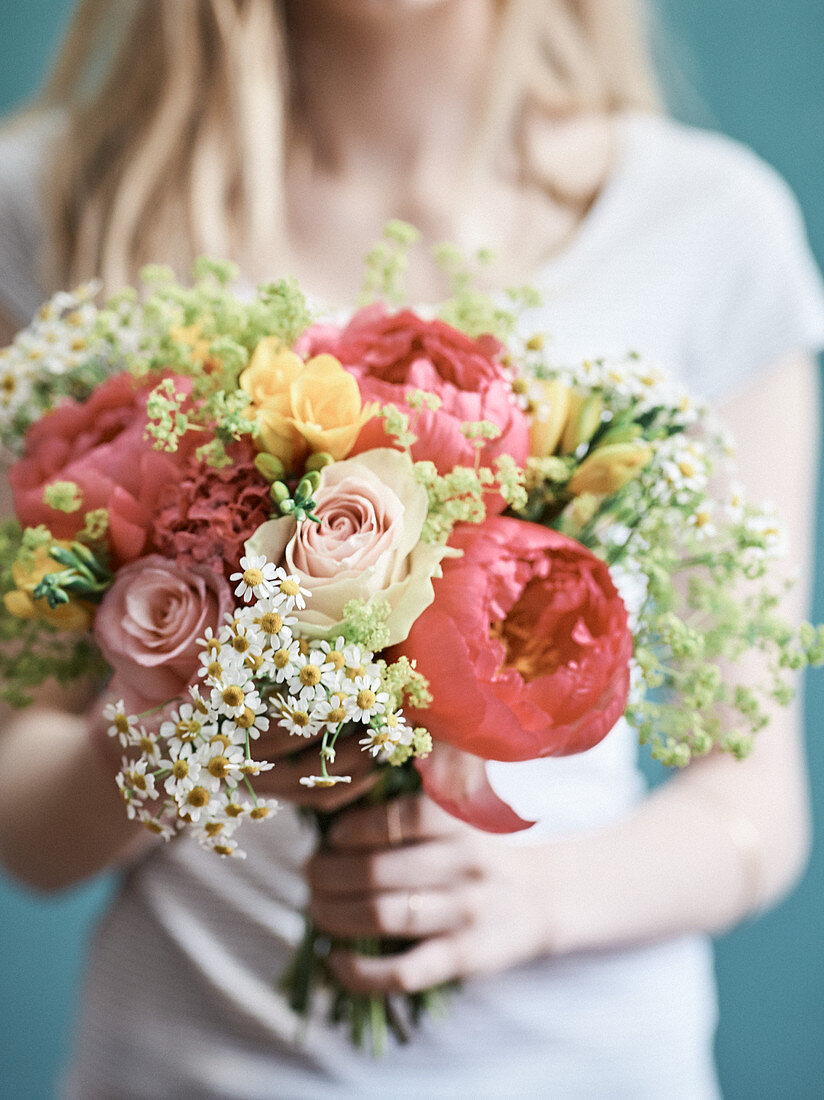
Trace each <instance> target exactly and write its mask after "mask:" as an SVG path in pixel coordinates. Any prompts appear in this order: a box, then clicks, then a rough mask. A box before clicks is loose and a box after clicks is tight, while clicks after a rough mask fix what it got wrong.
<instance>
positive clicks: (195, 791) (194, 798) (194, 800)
mask: <svg viewBox="0 0 824 1100" xmlns="http://www.w3.org/2000/svg"><path fill="white" fill-rule="evenodd" d="M210 798H211V795H210V794H209V792H208V791H207V790H206V788H205V787H192V789H191V790H190V791H189V793H188V794H187V795H186V802H187V803H188V805H189V806H194V808H195V809H201V808H202V807H203V806H207V805H208V804H209V799H210Z"/></svg>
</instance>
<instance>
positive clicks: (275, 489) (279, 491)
mask: <svg viewBox="0 0 824 1100" xmlns="http://www.w3.org/2000/svg"><path fill="white" fill-rule="evenodd" d="M269 494H270V496H271V497H272V500H273V501H274V502H275V504H277V505H281V504H283V502H284V501H286V500H288V499H289V486H288V485H285V484H284V483H283V482H282V481H275V482H273V483H272V486H271V488H270V489H269Z"/></svg>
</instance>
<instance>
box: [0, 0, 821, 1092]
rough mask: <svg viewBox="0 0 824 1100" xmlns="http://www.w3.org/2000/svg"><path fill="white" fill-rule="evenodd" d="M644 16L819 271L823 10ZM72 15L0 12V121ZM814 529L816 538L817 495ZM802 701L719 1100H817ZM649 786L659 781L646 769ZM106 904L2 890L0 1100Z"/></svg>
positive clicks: (670, 4)
mask: <svg viewBox="0 0 824 1100" xmlns="http://www.w3.org/2000/svg"><path fill="white" fill-rule="evenodd" d="M655 6H656V8H657V10H658V13H659V16H660V23H661V48H660V58H661V64H662V66H663V69H664V76H665V83H666V85H667V87H668V89H669V93H670V102H671V108H672V111H673V113H674V114H675V115H676V116H678V117H680V118H683V119H685V120H686V121H688V122H692V123H696V124H698V125H701V126H705V127H709V128H712V129H717V130H722V131H723V132H725V133H727V134H730V135H732V136H733V137H736V138H739V139H741V140H743V141H745V142H746V143H748V144H749V145H751V146H752V147H753V148H754V149H756V150H757V151H758V152H759V153H760V154H761V155H762V156H763V157H765V158H766V159H767V160H768V161H770V162H771V163H772V164H773V165H775V167H776V168H778V169H779V171H780V172H782V173H783V175H784V176H785V177H786V178H787V180H788V181H789V183H790V184H791V186H792V187H793V188H794V190H795V191H796V193H797V195H798V196H799V198H800V200H801V204H802V206H803V208H804V210H805V213H806V217H807V225H808V229H809V234H810V239H811V242H812V245H813V249H814V250H815V252H816V254H817V256H818V259H819V262H820V263H822V264H824V183H823V181H822V176H823V175H824V173H823V172H822V170H823V169H824V65H822V63H821V58H822V56H824V9H823V8H822V7H821V2H820V0H782V2H781V3H780V4H779V3H773V4H764V3H761V4H754V3H753V0H692V2H691V3H689V4H686V3H683V2H679V0H657V4H656V5H655ZM71 7H72V3H71V0H26V3H25V4H21V3H19V0H0V27H2V30H1V31H0V41H1V42H2V53H1V54H0V61H1V62H2V63H1V64H0V114H2V113H5V112H6V111H8V110H10V109H12V108H14V107H15V106H16V105H17V104H19V103H21V102H22V101H23V100H24V99H25V98H26V97H27V96H28V95H30V94H31V93H32V92H33V91H34V90H35V88H36V87H37V86H38V83H39V81H40V78H41V76H42V74H43V72H44V68H45V66H46V65H47V63H48V60H49V58H50V57H51V55H52V52H53V50H54V47H55V45H56V43H57V41H58V40H59V37H60V34H61V31H62V28H63V25H64V22H65V19H66V17H67V15H68V13H69V11H70V9H71ZM817 530H819V531H824V493H823V492H822V491H821V486H819V514H818V524H817ZM816 576H817V582H816V591H815V604H814V608H813V611H812V614H813V617H814V618H816V619H817V620H819V621H821V620H824V539H822V540H821V544H820V547H819V555H818V566H817V574H816ZM805 697H806V706H807V714H808V730H809V734H808V746H809V757H810V769H811V776H812V784H813V793H814V804H815V814H816V826H817V843H816V846H815V849H814V852H813V859H812V863H811V865H810V869H809V872H808V874H807V876H806V878H805V880H804V882H803V883H802V885H801V887H800V888H799V889H798V890H797V891H796V893H795V894H794V895H793V896H792V897H791V898H790V899H789V900H788V901H787V902H785V903H784V905H782V906H781V907H780V908H779V909H778V910H776V911H774V912H772V913H770V914H769V915H768V916H766V917H763V918H761V919H760V920H758V921H755V922H752V923H750V924H748V925H745V926H744V927H743V928H740V929H738V930H736V931H735V932H734V933H732V934H730V935H728V936H726V937H725V938H723V939H721V940H720V941H719V943H718V945H717V970H718V978H719V996H720V1002H721V1026H720V1029H719V1034H718V1062H719V1071H720V1076H721V1083H722V1087H723V1090H724V1095H725V1097H726V1098H727V1100H784V1098H786V1100H813V1098H815V1100H819V1098H820V1097H821V1096H822V1095H824V1086H822V1082H824V1042H822V1037H823V1036H824V937H822V934H821V931H822V920H821V913H822V912H824V675H821V674H818V675H813V676H811V677H810V680H809V682H808V684H807V688H806V693H805ZM650 775H651V777H652V778H653V779H655V778H656V776H655V773H654V769H652V768H650ZM111 889H112V883H111V882H110V881H108V880H103V881H99V882H95V883H93V884H91V885H89V886H86V887H84V888H82V889H78V890H74V891H72V892H71V893H69V894H67V895H63V896H62V897H60V898H59V899H56V900H42V899H39V898H34V897H32V896H31V895H29V894H26V893H24V892H23V891H22V890H20V889H19V888H17V887H16V886H15V885H14V884H12V883H10V882H9V881H7V880H5V879H0V932H1V933H2V943H3V964H2V969H0V1020H2V1026H1V1027H0V1094H2V1095H4V1096H8V1097H15V1100H17V1098H19V1100H47V1098H49V1097H51V1096H53V1095H54V1088H55V1080H56V1076H57V1073H58V1068H59V1066H60V1064H61V1062H62V1060H63V1059H64V1057H65V1054H66V1051H67V1049H68V1044H69V1041H70V1035H71V1026H72V1012H73V1003H74V997H75V990H76V988H77V983H78V981H79V980H80V979H81V975H82V972H83V960H84V953H85V950H86V944H87V942H88V939H89V936H90V935H91V933H92V931H93V928H94V925H95V922H96V920H97V917H98V914H99V913H100V911H101V909H102V908H103V906H104V905H105V903H106V899H107V897H108V895H109V893H110V891H111ZM642 1042H643V1036H639V1043H642ZM627 1100H631V1098H629V1097H628V1098H627Z"/></svg>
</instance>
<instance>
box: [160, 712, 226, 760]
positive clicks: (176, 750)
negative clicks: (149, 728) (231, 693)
mask: <svg viewBox="0 0 824 1100" xmlns="http://www.w3.org/2000/svg"><path fill="white" fill-rule="evenodd" d="M210 718H211V719H212V721H208V719H210ZM214 719H215V716H214V715H213V714H212V713H211V711H208V712H207V714H205V715H204V714H203V713H202V712H201V710H200V708H198V707H197V706H196V704H195V703H181V704H180V706H179V707H178V709H177V710H173V711H172V713H171V717H170V718H169V719H168V720H167V721H166V722H163V723H162V724H161V726H160V736H161V737H163V738H165V739H166V744H167V746H168V749H169V752H170V753H171V754H172V755H173V756H175V757H176V756H180V755H181V754H183V755H188V754H189V752H190V751H191V749H192V747H193V746H194V745H196V744H197V743H198V742H199V741H203V740H207V741H208V739H209V738H210V737H212V736H213V735H214V734H215V733H217V723H216V721H215V720H214ZM184 746H187V747H188V748H187V750H186V751H185V752H184Z"/></svg>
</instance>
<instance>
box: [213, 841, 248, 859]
mask: <svg viewBox="0 0 824 1100" xmlns="http://www.w3.org/2000/svg"><path fill="white" fill-rule="evenodd" d="M209 847H210V848H211V849H212V851H213V852H217V854H218V855H219V856H224V857H225V858H227V859H246V853H245V852H244V851H243V849H242V848H238V846H237V843H236V842H235V841H234V840H214V841H211V842H210V844H209Z"/></svg>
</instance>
